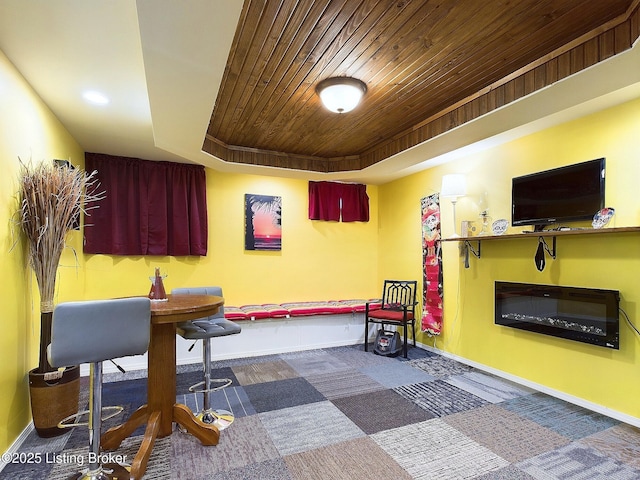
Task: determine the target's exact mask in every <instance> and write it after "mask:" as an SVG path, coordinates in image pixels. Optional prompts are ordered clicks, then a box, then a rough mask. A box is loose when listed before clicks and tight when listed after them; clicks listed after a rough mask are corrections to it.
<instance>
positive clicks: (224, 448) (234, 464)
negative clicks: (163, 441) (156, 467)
mask: <svg viewBox="0 0 640 480" xmlns="http://www.w3.org/2000/svg"><path fill="white" fill-rule="evenodd" d="M171 449H172V451H171V459H172V465H171V467H172V468H171V469H172V471H173V478H174V479H178V480H183V479H184V480H194V479H209V478H212V477H213V476H214V475H216V474H219V473H222V472H232V471H234V470H237V469H244V468H250V467H251V466H252V465H254V464H256V463H262V462H265V461H270V460H276V459H278V458H279V457H280V455H279V454H278V451H277V449H276V447H275V445H274V444H273V442H272V441H271V437H270V435H269V434H268V433H267V431H266V429H265V427H264V425H263V423H262V422H261V421H260V419H259V418H258V416H257V415H253V416H250V417H242V418H238V419H236V421H235V422H233V424H232V425H231V426H230V427H229V428H227V429H225V430H223V431H222V432H220V442H219V443H218V445H216V446H205V445H202V444H201V443H200V442H199V441H198V440H197V439H196V438H194V437H192V436H191V435H188V434H184V433H181V432H179V431H176V432H174V433H173V435H171ZM145 478H146V477H145ZM149 478H153V477H149ZM223 478H224V477H223Z"/></svg>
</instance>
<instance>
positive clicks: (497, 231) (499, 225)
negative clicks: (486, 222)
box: [491, 218, 509, 235]
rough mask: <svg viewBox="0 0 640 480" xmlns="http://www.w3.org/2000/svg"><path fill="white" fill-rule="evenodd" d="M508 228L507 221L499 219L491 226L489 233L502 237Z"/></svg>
mask: <svg viewBox="0 0 640 480" xmlns="http://www.w3.org/2000/svg"><path fill="white" fill-rule="evenodd" d="M507 228H509V221H508V220H507V219H505V218H500V219H498V220H496V221H495V222H493V223H492V224H491V231H492V232H493V234H494V235H502V234H503V233H504V232H506V231H507Z"/></svg>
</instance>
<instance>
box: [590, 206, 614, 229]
mask: <svg viewBox="0 0 640 480" xmlns="http://www.w3.org/2000/svg"><path fill="white" fill-rule="evenodd" d="M615 213H616V211H615V209H613V208H611V207H607V208H603V209H602V210H600V211H598V213H596V214H595V216H594V217H593V222H591V225H593V228H602V227H605V226H606V225H607V224H608V223H609V221H610V220H611V219H612V218H613V215H614V214H615Z"/></svg>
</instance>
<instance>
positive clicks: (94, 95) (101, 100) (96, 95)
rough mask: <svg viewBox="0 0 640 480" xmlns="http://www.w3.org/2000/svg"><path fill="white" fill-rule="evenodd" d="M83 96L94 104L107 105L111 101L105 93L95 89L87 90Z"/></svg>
mask: <svg viewBox="0 0 640 480" xmlns="http://www.w3.org/2000/svg"><path fill="white" fill-rule="evenodd" d="M82 96H83V97H84V99H85V100H86V101H87V102H90V103H93V104H94V105H106V104H107V103H109V99H108V98H107V97H106V96H105V95H104V94H102V93H100V92H96V91H95V90H89V91H86V92H84V93H83V94H82Z"/></svg>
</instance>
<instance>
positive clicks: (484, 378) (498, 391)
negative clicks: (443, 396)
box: [445, 372, 535, 403]
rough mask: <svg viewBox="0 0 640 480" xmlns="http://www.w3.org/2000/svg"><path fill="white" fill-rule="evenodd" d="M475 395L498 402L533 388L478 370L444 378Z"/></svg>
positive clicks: (530, 391) (528, 391) (518, 395)
mask: <svg viewBox="0 0 640 480" xmlns="http://www.w3.org/2000/svg"><path fill="white" fill-rule="evenodd" d="M445 381H446V382H447V383H449V384H451V385H454V386H456V387H458V388H460V389H462V390H466V391H467V392H469V393H473V394H474V395H475V396H476V397H480V398H484V399H485V400H486V401H487V402H491V403H500V402H503V401H505V400H509V399H512V398H517V397H521V396H522V395H530V394H532V393H534V392H535V391H534V390H531V389H530V388H526V387H522V386H520V385H516V384H515V383H513V382H509V381H508V380H504V379H502V378H498V377H494V376H493V375H487V374H485V373H480V372H467V373H463V374H462V375H454V376H451V377H448V378H447V379H446V380H445Z"/></svg>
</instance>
